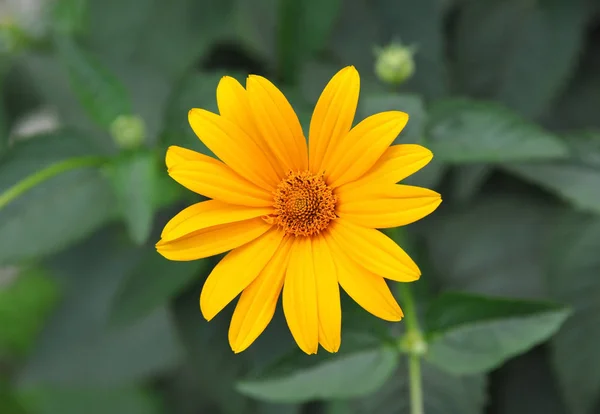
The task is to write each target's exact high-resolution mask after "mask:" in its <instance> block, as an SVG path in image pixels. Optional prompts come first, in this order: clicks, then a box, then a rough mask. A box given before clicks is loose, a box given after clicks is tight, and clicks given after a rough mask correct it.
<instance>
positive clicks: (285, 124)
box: [246, 75, 308, 173]
mask: <svg viewBox="0 0 600 414" xmlns="http://www.w3.org/2000/svg"><path fill="white" fill-rule="evenodd" d="M246 89H247V90H248V97H249V99H250V106H251V108H252V113H253V115H254V119H255V122H256V125H257V126H258V129H259V130H260V132H261V134H262V137H263V139H264V140H265V141H266V142H267V143H268V144H269V147H270V148H271V150H272V151H273V154H275V157H277V159H278V161H279V162H280V164H281V165H282V167H283V170H284V171H285V172H286V173H287V172H288V171H290V170H291V171H305V170H307V169H308V149H307V147H306V139H305V138H304V134H303V133H302V126H301V125H300V121H299V120H298V117H297V116H296V113H295V112H294V109H293V108H292V106H291V105H290V103H289V102H288V100H287V99H286V98H285V96H284V95H283V93H281V91H280V90H279V89H277V87H276V86H275V85H273V84H272V83H271V82H269V81H268V80H267V79H265V78H263V77H261V76H256V75H250V76H249V77H248V80H247V81H246Z"/></svg>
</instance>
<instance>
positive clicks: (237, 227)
mask: <svg viewBox="0 0 600 414" xmlns="http://www.w3.org/2000/svg"><path fill="white" fill-rule="evenodd" d="M270 228H271V225H270V224H267V223H266V222H265V221H264V220H263V219H261V218H255V219H250V220H244V221H238V222H236V223H228V224H221V225H219V226H213V227H208V228H206V229H203V230H198V231H195V232H193V233H190V234H188V235H186V236H183V237H180V238H178V239H174V240H161V241H159V242H158V243H156V250H158V252H159V253H160V254H162V255H163V256H164V257H166V258H167V259H170V260H178V261H189V260H197V259H202V258H204V257H209V256H214V255H215V254H219V253H223V252H226V251H228V250H231V249H235V248H236V247H239V246H242V245H244V244H246V243H248V242H250V241H252V240H254V239H256V238H257V237H260V236H261V235H262V234H264V233H266V232H267V231H268V230H269V229H270Z"/></svg>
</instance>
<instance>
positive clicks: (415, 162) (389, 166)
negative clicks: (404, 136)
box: [338, 144, 433, 193]
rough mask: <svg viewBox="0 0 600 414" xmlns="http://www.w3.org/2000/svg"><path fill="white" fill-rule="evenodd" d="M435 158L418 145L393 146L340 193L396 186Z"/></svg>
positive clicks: (342, 188)
mask: <svg viewBox="0 0 600 414" xmlns="http://www.w3.org/2000/svg"><path fill="white" fill-rule="evenodd" d="M432 158H433V154H432V153H431V151H429V150H428V149H427V148H425V147H422V146H420V145H417V144H400V145H392V146H391V147H389V148H388V149H386V150H385V152H384V153H383V155H382V156H381V158H379V160H378V161H377V162H376V163H375V165H374V166H373V167H371V169H370V170H369V171H367V173H366V174H365V175H363V176H362V177H361V178H360V179H358V180H356V181H352V182H350V183H348V184H344V185H343V186H341V187H340V188H339V190H338V191H346V190H350V189H352V190H356V192H357V193H360V192H363V191H365V190H367V189H369V188H370V187H372V186H374V185H382V184H396V183H397V182H399V181H401V180H403V179H405V178H406V177H408V176H409V175H412V174H414V173H415V172H417V171H419V170H420V169H421V168H423V167H424V166H426V165H427V164H428V163H429V161H431V159H432Z"/></svg>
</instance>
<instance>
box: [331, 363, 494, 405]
mask: <svg viewBox="0 0 600 414" xmlns="http://www.w3.org/2000/svg"><path fill="white" fill-rule="evenodd" d="M407 370H408V364H407V363H406V358H402V359H401V363H400V365H399V366H398V368H397V369H396V370H395V371H394V374H393V375H392V376H391V377H390V378H389V379H388V380H387V382H386V384H385V385H384V386H383V387H382V388H380V389H379V391H377V392H375V393H374V394H371V395H369V396H366V397H363V398H359V399H355V400H349V401H341V402H334V403H332V405H334V406H337V407H331V408H332V410H331V411H329V412H327V413H326V414H390V413H394V414H410V413H411V412H412V411H411V407H410V397H409V381H408V371H407ZM421 375H422V386H423V395H424V400H423V402H424V412H425V413H427V414H481V413H482V412H483V409H484V406H485V402H486V379H485V377H484V376H483V375H469V376H467V375H463V376H460V377H456V376H453V375H450V374H448V373H446V372H444V371H440V370H439V369H438V368H436V367H434V366H433V365H431V364H429V363H427V362H425V361H423V362H422V364H421ZM336 410H337V411H336Z"/></svg>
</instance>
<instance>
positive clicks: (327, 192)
mask: <svg viewBox="0 0 600 414" xmlns="http://www.w3.org/2000/svg"><path fill="white" fill-rule="evenodd" d="M359 85H360V81H359V76H358V72H357V71H356V69H354V67H347V68H344V69H342V70H341V71H340V72H338V73H337V74H336V75H335V76H334V77H333V78H332V79H331V81H330V82H329V84H328V85H327V86H326V88H325V90H324V91H323V93H322V94H321V97H320V98H319V101H318V102H317V105H316V107H315V110H314V113H313V116H312V119H311V123H310V131H309V139H308V146H307V141H306V139H305V138H304V134H303V132H302V128H301V126H300V122H299V121H298V117H297V116H296V114H295V112H294V110H293V109H292V107H291V105H290V104H289V102H288V101H287V99H286V98H285V96H284V95H283V94H282V93H281V92H280V91H279V90H278V89H277V88H276V87H275V86H274V85H273V84H272V83H270V82H269V81H268V80H267V79H265V78H262V77H260V76H254V75H251V76H249V77H248V79H247V82H246V88H244V87H243V86H242V85H240V84H239V83H238V82H237V81H236V80H235V79H233V78H230V77H224V78H222V79H221V81H220V83H219V86H218V87H217V103H218V107H219V113H220V114H219V115H217V114H213V113H211V112H208V111H205V110H202V109H192V110H191V111H190V113H189V122H190V125H191V127H192V129H193V130H194V132H195V133H196V134H197V135H198V137H199V138H200V139H201V140H202V141H203V142H204V144H205V145H206V146H207V147H208V148H209V149H210V150H211V151H212V152H213V153H214V154H215V155H216V156H217V157H218V158H219V159H220V160H217V159H214V158H211V157H208V156H206V155H203V154H200V153H197V152H194V151H190V150H187V149H184V148H180V147H175V146H173V147H170V148H169V150H168V151H167V157H166V162H167V167H168V171H169V175H170V176H171V177H173V179H175V180H176V181H177V182H179V183H180V184H182V185H183V186H185V187H186V188H188V189H190V190H192V191H195V192H197V193H199V194H202V195H204V196H206V197H208V198H210V200H208V201H203V202H200V203H197V204H194V205H192V206H190V207H188V208H186V209H185V210H183V211H182V212H180V213H179V214H177V215H176V216H175V217H173V219H171V220H170V221H169V222H168V223H167V224H166V226H165V228H164V230H163V232H162V235H161V240H160V241H159V242H158V243H157V245H156V248H157V250H158V252H159V253H160V254H162V255H163V256H164V257H166V258H167V259H171V260H196V259H201V258H204V257H208V256H212V255H216V254H219V253H223V252H227V251H230V250H231V251H230V252H229V253H228V254H227V255H226V256H225V257H224V258H223V260H221V261H220V262H219V263H218V264H217V265H216V266H215V268H214V269H213V271H212V273H211V274H210V275H209V277H208V279H207V280H206V283H205V284H204V287H203V289H202V293H201V295H200V309H201V311H202V314H203V315H204V317H205V318H206V319H207V320H211V319H212V318H213V317H214V316H215V315H216V314H217V313H219V312H220V311H221V310H222V309H223V308H224V307H225V306H227V304H229V303H230V302H231V301H232V300H233V299H235V298H236V297H237V296H238V295H239V300H238V302H237V305H236V308H235V312H234V314H233V318H232V320H231V325H230V328H229V342H230V344H231V348H232V349H233V351H234V352H241V351H243V350H245V349H246V348H248V347H249V346H250V345H251V344H252V342H254V340H255V339H256V338H257V337H258V336H259V335H260V334H261V333H262V332H263V330H264V329H265V328H266V326H267V325H268V324H269V322H270V321H271V319H272V317H273V314H274V312H275V307H276V304H277V301H278V299H279V296H280V294H281V292H282V291H283V311H284V314H285V317H286V320H287V323H288V326H289V328H290V331H291V333H292V335H293V337H294V339H295V340H296V342H297V343H298V346H299V347H300V348H301V349H302V350H303V351H304V352H306V353H307V354H314V353H316V352H317V349H318V346H319V344H321V346H323V348H325V349H326V350H327V351H329V352H336V351H337V350H338V349H339V347H340V342H341V320H342V312H341V306H340V290H339V287H340V286H341V287H342V288H343V289H344V290H345V291H346V292H347V293H348V295H349V296H350V297H352V298H353V299H354V300H355V301H356V302H357V303H358V304H359V305H360V306H362V307H363V308H364V309H366V310H367V311H368V312H370V313H372V314H373V315H375V316H377V317H379V318H382V319H385V320H388V321H398V320H400V319H401V318H402V316H403V314H402V310H401V309H400V307H399V306H398V304H397V302H396V300H395V299H394V297H393V295H392V294H391V292H390V290H389V288H388V286H387V284H386V282H385V280H384V278H387V279H390V280H394V281H398V282H411V281H414V280H417V279H418V278H419V276H420V274H421V273H420V271H419V268H418V267H417V265H416V264H415V263H414V262H413V261H412V259H411V258H410V257H409V256H408V255H407V254H406V253H405V252H404V250H402V249H401V248H400V247H399V246H398V245H396V243H394V242H393V241H392V240H391V239H390V238H388V237H387V236H385V235H384V234H383V233H381V232H380V231H379V230H376V229H381V228H389V227H397V226H403V225H406V224H409V223H412V222H414V221H416V220H419V219H421V218H423V217H425V216H426V215H428V214H430V213H431V212H432V211H434V210H435V209H436V208H437V206H438V205H439V204H440V203H441V201H442V200H441V197H440V195H439V194H438V193H436V192H434V191H431V190H428V189H425V188H420V187H414V186H408V185H401V184H397V183H398V182H399V181H401V180H402V179H404V178H406V177H407V176H409V175H411V174H413V173H414V172H416V171H418V170H419V169H421V168H422V167H424V166H425V165H426V164H427V163H428V162H429V161H430V160H431V158H432V157H433V155H432V154H431V151H429V150H427V149H426V148H424V147H422V146H420V145H414V144H401V145H393V146H391V147H390V145H391V144H392V142H393V141H394V139H395V138H396V137H397V136H398V134H399V133H400V132H401V131H402V129H403V128H404V126H405V125H406V123H407V122H408V115H407V114H405V113H403V112H399V111H389V112H382V113H379V114H375V115H372V116H370V117H368V118H366V119H365V120H363V121H362V122H360V123H358V124H357V125H356V126H354V127H352V123H353V121H354V114H355V112H356V106H357V103H358V94H359ZM240 294H241V295H240Z"/></svg>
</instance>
